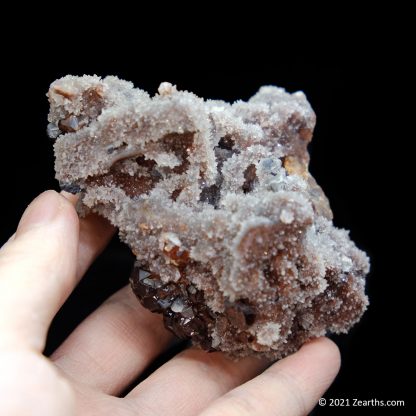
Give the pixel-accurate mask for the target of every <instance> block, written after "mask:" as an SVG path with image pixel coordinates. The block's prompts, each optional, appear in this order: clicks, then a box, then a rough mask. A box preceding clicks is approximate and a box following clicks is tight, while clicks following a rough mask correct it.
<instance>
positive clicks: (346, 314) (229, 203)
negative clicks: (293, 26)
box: [48, 76, 369, 359]
mask: <svg viewBox="0 0 416 416" xmlns="http://www.w3.org/2000/svg"><path fill="white" fill-rule="evenodd" d="M48 97H49V101H50V105H51V108H50V113H49V118H48V119H49V126H48V133H49V135H50V136H51V137H52V138H54V139H55V140H56V141H55V145H54V146H55V156H56V161H55V169H56V177H57V179H58V180H59V182H60V184H61V187H62V188H63V189H65V190H68V191H69V192H73V193H79V195H80V199H79V203H78V211H79V213H80V214H81V215H85V214H86V213H88V212H90V211H93V212H96V213H98V214H100V215H102V216H104V217H105V218H107V219H109V220H110V221H111V222H112V223H113V224H114V225H115V226H117V227H118V229H119V235H120V238H121V239H122V240H123V241H125V242H126V243H127V244H128V245H129V246H130V247H131V249H132V251H133V253H134V254H135V256H136V258H137V261H136V264H135V267H134V270H133V272H132V275H131V285H132V289H133V291H134V293H135V294H136V295H137V297H138V298H139V300H140V301H141V303H142V304H143V305H144V306H145V307H146V308H148V309H150V310H151V311H153V312H157V313H161V314H163V318H164V322H165V325H166V327H167V328H169V329H170V330H172V331H173V332H174V333H175V334H176V335H177V336H179V337H181V338H190V339H192V341H193V342H194V343H195V344H198V345H200V346H201V347H202V348H204V349H206V350H209V351H213V350H220V351H224V352H226V353H227V354H228V355H230V356H232V357H243V356H247V355H257V356H265V357H268V358H272V359H275V358H281V357H284V356H286V355H287V354H289V353H291V352H293V351H296V350H297V349H298V348H299V347H300V346H301V345H302V343H304V342H305V341H306V340H308V339H310V338H313V337H316V336H320V335H323V334H325V333H327V332H328V331H329V332H335V333H339V332H347V331H348V330H349V328H351V326H352V325H353V324H354V323H356V322H357V321H358V320H359V319H360V317H361V315H362V314H363V312H364V310H365V309H366V307H367V304H368V301H367V297H366V296H365V293H364V283H365V282H364V277H365V275H366V274H367V272H368V270H369V261H368V258H367V256H366V255H365V254H364V253H363V252H362V251H360V250H359V249H357V248H356V246H355V245H354V244H353V242H352V241H351V240H350V239H349V236H348V232H347V231H345V230H341V229H337V228H335V227H334V225H333V224H332V212H331V209H330V207H329V204H328V201H327V199H326V197H325V195H324V194H323V192H322V190H321V188H320V187H319V186H318V185H317V183H316V182H315V180H314V179H313V178H312V176H311V175H310V174H309V172H308V163H309V154H308V152H307V145H308V143H309V142H310V140H311V138H312V132H313V128H314V125H315V114H314V112H313V110H312V108H311V107H310V105H309V103H308V102H307V100H306V98H305V95H304V94H303V93H302V92H295V93H294V94H289V93H287V92H286V91H285V90H283V89H281V88H277V87H273V86H266V87H262V88H260V90H259V91H258V92H257V93H256V94H255V95H254V96H253V97H252V98H251V99H250V100H248V102H243V101H237V102H235V103H233V104H228V103H226V102H223V101H219V100H203V99H201V98H198V97H197V96H195V95H194V94H192V93H190V92H186V91H177V89H176V87H175V86H173V85H171V84H169V83H162V84H161V85H160V87H159V90H158V93H157V94H156V95H155V96H154V97H150V96H149V95H148V94H147V93H146V92H144V91H142V90H140V89H135V88H134V87H133V85H132V84H131V83H129V82H126V81H122V80H120V79H118V78H116V77H106V78H104V79H101V78H99V77H97V76H83V77H74V76H67V77H64V78H62V79H60V80H57V81H55V82H54V83H53V84H52V85H51V87H50V90H49V92H48Z"/></svg>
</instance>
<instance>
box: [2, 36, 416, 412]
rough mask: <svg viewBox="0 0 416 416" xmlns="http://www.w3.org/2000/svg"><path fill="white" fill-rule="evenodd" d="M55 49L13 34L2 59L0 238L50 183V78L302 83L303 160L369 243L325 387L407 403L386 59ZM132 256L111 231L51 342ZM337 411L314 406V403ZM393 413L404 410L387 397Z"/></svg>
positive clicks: (398, 162)
mask: <svg viewBox="0 0 416 416" xmlns="http://www.w3.org/2000/svg"><path fill="white" fill-rule="evenodd" d="M31 48H39V50H38V51H37V54H36V58H31V59H28V58H27V56H26V54H28V53H29V52H30V51H29V49H31ZM63 48H64V49H62V48H61V49H59V48H58V49H56V50H55V52H54V51H51V50H50V49H49V50H47V51H44V50H43V49H42V47H40V46H39V45H36V44H30V43H29V44H27V45H26V46H22V45H20V46H19V48H17V49H15V51H14V52H13V54H10V55H7V58H8V59H7V62H8V64H7V65H4V66H3V70H4V72H5V74H4V78H3V80H4V81H3V85H2V101H3V104H4V103H6V104H7V106H6V107H5V108H4V109H3V114H2V115H3V120H2V139H1V141H2V144H1V152H0V155H1V156H0V157H1V159H0V161H1V163H0V169H1V178H2V204H1V217H0V218H1V229H0V242H1V243H3V242H4V241H6V239H7V238H8V236H9V235H11V234H12V233H13V231H14V229H15V227H16V225H17V223H18V220H19V217H20V215H21V214H22V212H23V210H24V208H25V207H26V205H27V204H28V203H29V202H30V201H31V200H32V199H33V198H34V197H35V196H36V195H37V194H39V193H40V192H42V191H43V190H45V189H50V188H51V189H58V188H57V183H56V181H55V180H54V171H53V152H52V144H51V142H50V141H49V140H48V138H47V137H46V134H45V128H46V124H47V121H46V117H47V112H48V103H47V98H46V96H45V94H46V92H47V90H48V86H49V84H50V83H51V82H52V81H54V80H55V79H56V78H59V77H61V76H64V75H66V74H68V73H70V74H74V75H82V74H84V73H86V74H94V73H95V74H98V75H101V76H105V75H110V74H111V75H117V76H119V77H120V78H124V79H127V80H130V81H133V82H134V84H135V85H136V86H137V87H140V88H143V89H145V90H147V91H148V92H150V93H151V94H153V93H155V92H156V90H157V87H158V85H159V83H160V82H161V81H170V82H172V83H174V84H176V85H177V86H178V88H180V89H187V90H190V91H193V92H195V93H196V94H197V95H199V96H203V97H205V98H219V99H224V100H227V101H234V100H236V99H248V98H249V97H250V96H251V95H253V94H254V93H255V92H256V91H257V89H258V87H259V86H261V85H265V84H274V85H278V86H282V87H284V88H286V89H287V90H288V91H290V92H293V91H296V90H303V91H304V92H305V93H306V95H307V97H308V99H309V101H310V102H311V104H312V106H313V108H314V110H315V112H316V114H317V126H316V129H315V133H314V139H313V142H312V144H311V145H310V151H311V171H312V173H313V175H314V176H315V178H316V179H317V181H318V183H319V184H320V185H321V186H322V188H323V189H324V191H325V193H326V194H327V196H328V197H329V200H330V202H331V206H332V209H333V211H334V217H335V220H334V222H335V224H336V225H337V226H339V227H344V228H348V229H350V230H351V237H352V239H353V240H354V241H355V242H356V244H357V245H358V246H359V247H360V248H361V249H363V250H365V251H367V252H368V254H369V256H370V258H371V263H372V266H371V273H370V275H369V277H368V283H367V292H368V294H369V297H370V302H371V304H370V307H369V309H368V311H367V312H366V313H365V315H364V317H363V319H362V320H361V322H360V323H359V324H358V325H356V326H355V327H354V329H353V330H352V331H351V332H350V333H349V334H348V335H342V336H336V337H334V340H336V342H337V343H338V345H339V346H340V348H341V352H342V360H343V363H342V369H341V371H340V373H339V376H338V377H337V379H336V381H335V383H334V384H333V386H332V387H331V388H330V390H329V391H328V392H327V393H326V396H325V397H326V398H328V399H329V398H350V399H353V398H359V399H365V400H368V399H373V398H376V399H379V400H394V399H404V400H406V402H407V406H406V407H407V410H409V406H410V403H411V397H410V395H409V393H408V389H407V388H406V382H405V376H406V374H407V373H410V371H411V370H410V365H411V364H412V359H411V358H410V357H411V356H410V353H409V351H410V346H409V344H410V343H411V341H410V340H409V338H408V333H409V331H411V330H412V327H413V323H412V320H411V317H412V314H413V315H414V313H413V311H412V308H411V307H408V306H407V303H406V302H405V297H404V295H403V293H404V294H409V291H410V280H411V279H412V278H413V277H414V276H413V272H412V270H411V268H410V267H408V268H405V267H404V265H405V264H406V263H409V262H408V260H407V259H408V257H407V256H406V255H405V254H404V253H405V242H404V241H405V240H403V238H400V236H401V235H403V234H405V233H406V232H407V229H408V228H407V227H409V226H410V224H409V223H408V222H407V221H406V214H405V212H404V211H405V208H406V205H407V203H406V193H403V191H406V192H411V189H410V188H407V187H406V185H404V186H403V185H401V184H402V183H403V178H405V176H406V174H407V172H406V169H407V168H406V165H405V163H404V155H405V153H406V146H405V145H404V142H405V141H406V140H408V138H407V137H404V136H402V135H401V134H399V133H398V131H397V130H396V128H395V126H396V124H397V123H402V122H405V120H404V119H401V118H400V115H399V116H396V115H395V116H393V115H392V112H391V111H390V110H392V109H394V108H397V102H396V101H395V99H394V98H393V97H392V95H391V92H392V91H393V92H394V91H395V90H398V89H400V88H402V85H403V80H402V79H401V78H400V76H399V77H397V76H392V75H391V74H390V75H389V74H388V73H386V72H384V73H383V74H381V73H380V71H381V68H382V65H381V66H378V65H375V64H373V63H372V62H368V61H363V60H361V59H358V58H357V59H356V60H355V61H354V60H352V61H349V62H348V63H345V62H343V63H338V62H333V63H319V62H318V63H316V62H315V63H313V62H311V61H309V60H306V59H305V60H304V61H302V60H296V62H294V61H291V62H290V63H288V62H287V60H286V59H282V60H281V61H279V59H277V58H276V59H275V60H273V59H272V60H270V61H269V62H268V63H267V64H266V63H264V60H262V59H259V60H258V62H262V63H261V64H260V63H259V64H255V65H254V64H253V63H251V65H248V64H246V62H245V60H244V59H239V58H238V56H234V55H233V56H232V57H230V56H229V57H228V59H226V60H223V59H219V57H215V55H213V54H212V55H210V64H209V65H208V67H207V63H206V62H205V63H204V62H201V63H199V62H196V61H193V60H192V59H191V60H185V61H184V60H179V59H178V60H172V59H169V60H164V59H162V58H163V57H162V58H161V57H160V56H159V59H157V57H156V58H155V57H154V56H152V57H151V58H147V57H146V55H144V54H143V53H144V52H142V51H141V50H140V48H139V49H135V50H131V51H128V53H124V54H123V53H121V54H118V55H114V54H113V53H108V54H105V53H97V54H93V53H90V54H85V55H82V56H81V55H79V48H78V47H77V45H68V44H66V45H64V47H63ZM111 52H112V51H111ZM256 62H257V61H256ZM413 131H414V129H413ZM407 208H409V210H411V209H412V207H407ZM410 223H411V221H410ZM403 231H404V233H403ZM409 232H410V231H409ZM132 261H133V257H132V255H131V254H130V253H129V250H128V249H127V248H126V247H124V246H123V245H122V244H121V243H120V242H118V240H117V238H115V239H114V240H113V241H112V243H111V244H110V246H109V248H108V249H107V250H106V251H105V253H104V254H103V255H102V257H101V258H100V259H99V260H98V261H97V262H96V264H95V265H94V266H93V267H92V268H91V270H90V271H89V272H88V273H87V275H86V277H85V278H84V280H83V281H82V282H81V283H80V285H79V286H78V288H77V289H76V290H75V292H74V293H73V295H72V296H71V297H70V299H69V300H68V302H67V304H66V305H64V307H63V308H62V310H61V311H60V313H59V314H58V316H57V318H56V320H55V321H54V323H53V325H52V328H51V331H50V337H49V342H48V346H47V350H46V352H47V353H50V352H51V351H52V350H53V349H54V348H56V346H57V345H59V343H60V342H61V341H62V340H63V339H64V338H65V337H66V336H67V335H68V333H70V331H71V330H72V329H73V328H74V327H75V326H76V325H77V323H79V322H80V320H82V319H83V318H84V317H85V316H86V315H87V314H88V313H90V312H91V311H92V310H94V309H95V308H96V307H97V305H98V304H99V303H100V302H102V301H103V300H104V299H105V298H106V297H108V296H109V295H110V294H111V293H112V292H114V291H115V290H116V289H117V288H120V287H122V286H123V285H125V284H126V283H127V279H128V275H129V271H130V267H131V264H132ZM408 285H409V286H408ZM410 375H411V373H410ZM344 410H346V411H347V413H350V412H351V413H352V410H351V409H344ZM353 410H354V412H355V411H357V410H359V409H353ZM341 411H342V409H340V408H337V409H334V408H332V409H329V408H326V409H321V408H317V409H316V410H315V413H314V414H316V415H320V414H338V413H341ZM389 413H401V411H400V409H399V408H395V409H394V410H392V409H390V412H389Z"/></svg>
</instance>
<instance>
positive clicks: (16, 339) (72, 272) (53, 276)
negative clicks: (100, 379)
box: [0, 191, 112, 351]
mask: <svg viewBox="0 0 416 416" xmlns="http://www.w3.org/2000/svg"><path fill="white" fill-rule="evenodd" d="M111 234H112V228H111V227H110V226H108V225H105V224H104V223H103V222H102V221H101V220H99V219H97V218H95V217H90V218H88V219H85V220H81V221H79V220H78V216H77V214H76V212H75V209H74V207H73V204H72V203H71V202H69V201H68V200H67V199H66V198H64V197H63V196H61V195H59V194H57V193H56V192H54V191H47V192H44V193H43V194H41V195H40V196H39V197H37V198H36V199H35V200H34V201H33V202H32V203H31V204H30V205H29V207H28V208H27V210H26V211H25V213H24V215H23V216H22V219H21V221H20V223H19V226H18V229H17V231H16V234H15V237H14V238H13V239H12V240H10V241H9V242H8V243H7V244H6V245H5V246H4V247H3V248H2V250H1V251H0V333H1V334H2V337H1V339H0V344H3V346H10V345H11V346H16V345H17V346H19V347H22V346H23V347H26V346H29V347H31V348H34V349H36V350H39V351H41V350H42V349H43V347H44V342H45V339H46V333H47V330H48V327H49V324H50V322H51V320H52V318H53V317H54V315H55V313H56V312H57V310H58V309H59V308H60V306H61V305H62V304H63V302H64V301H65V300H66V298H67V297H68V295H69V294H70V293H71V291H72V290H73V288H74V286H75V285H76V284H77V282H78V281H79V278H80V277H81V276H82V274H83V272H84V271H85V270H86V268H88V266H89V264H90V263H91V261H92V260H93V259H94V258H95V256H96V255H97V253H98V252H99V251H100V250H102V248H103V247H104V246H105V244H106V243H107V241H108V239H109V238H110V237H111ZM0 346H2V345H0Z"/></svg>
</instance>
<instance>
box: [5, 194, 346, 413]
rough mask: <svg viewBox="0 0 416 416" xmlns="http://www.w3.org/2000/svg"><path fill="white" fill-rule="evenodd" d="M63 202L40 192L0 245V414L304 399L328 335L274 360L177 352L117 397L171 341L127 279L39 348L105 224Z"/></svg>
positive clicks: (260, 405)
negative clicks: (53, 342)
mask: <svg viewBox="0 0 416 416" xmlns="http://www.w3.org/2000/svg"><path fill="white" fill-rule="evenodd" d="M73 203H74V198H73V197H72V196H69V195H65V196H62V195H59V194H57V193H56V192H53V191H47V192H45V193H43V194H41V195H40V196H39V197H38V198H36V199H35V200H34V201H33V202H32V203H31V205H30V206H29V207H28V208H27V210H26V211H25V213H24V215H23V217H22V219H21V221H20V223H19V226H18V228H17V231H16V233H15V234H14V235H13V236H12V237H11V238H10V239H9V241H8V242H7V243H6V244H5V245H4V246H3V247H2V248H1V250H0V395H1V398H0V414H2V415H8V416H14V415H19V416H20V415H25V416H27V415H42V416H48V415H54V416H56V415H58V416H67V415H68V416H69V415H71V416H72V415H77V416H83V415H107V414H108V415H112V416H119V415H120V416H130V415H141V416H147V415H149V416H154V415H169V416H175V415H181V416H186V415H197V414H198V415H201V416H202V415H203V416H217V415H221V416H223V415H227V416H234V415H238V416H246V415H256V416H263V415H272V414H281V415H304V414H307V413H308V412H309V411H310V410H311V409H312V408H313V406H314V405H315V404H316V402H317V400H318V398H319V397H320V396H321V395H322V394H323V392H324V391H325V390H326V389H327V388H328V386H329V385H330V383H331V382H332V380H333V379H334V377H335V376H336V374H337V372H338V369H339V365H340V358H339V352H338V348H337V347H336V346H335V344H334V343H333V342H332V341H330V340H328V339H326V338H320V339H316V340H314V341H312V342H309V343H308V344H306V345H304V346H303V347H302V348H301V349H300V350H299V351H298V352H297V353H295V354H293V355H291V356H289V357H287V358H285V359H283V360H280V361H278V362H277V363H275V364H273V365H270V363H267V362H265V361H261V360H258V359H256V358H246V359H243V360H240V361H239V362H233V361H231V360H229V359H227V358H226V357H225V356H224V355H223V354H222V353H219V352H215V353H206V352H204V351H201V350H199V349H196V348H190V349H186V350H184V351H183V352H181V353H180V354H178V355H176V356H175V357H174V358H173V359H171V360H170V361H168V362H167V363H165V364H164V365H163V366H162V367H160V368H159V369H158V370H157V371H155V372H154V373H153V374H151V375H150V376H149V377H148V378H147V379H145V380H144V381H143V382H142V383H140V384H138V385H137V386H136V387H134V388H133V389H132V390H131V391H130V392H129V393H128V394H127V395H126V396H125V397H117V396H118V395H120V394H121V392H122V391H123V390H124V389H125V388H126V387H127V386H128V385H130V383H131V382H133V381H134V380H135V379H136V378H137V376H138V375H139V374H140V373H141V372H142V371H143V370H144V369H145V368H146V367H147V366H148V365H149V364H150V363H151V362H152V360H153V359H154V358H155V357H156V356H157V355H158V354H160V353H161V352H163V351H164V350H165V349H167V348H168V347H169V344H170V343H171V342H172V339H173V336H172V335H171V334H170V333H169V332H168V331H167V330H165V329H164V327H163V324H162V320H161V317H160V316H159V315H155V314H152V313H150V312H149V311H147V310H146V309H144V308H143V307H142V306H141V305H140V304H139V302H138V301H137V300H136V298H135V297H134V295H133V293H132V291H131V290H130V288H129V287H125V288H123V289H121V290H120V291H118V292H117V293H115V294H114V295H113V296H111V297H110V298H109V299H108V300H107V301H106V302H104V304H103V305H101V306H100V307H99V308H98V309H97V310H96V311H95V312H94V313H92V314H91V315H90V316H89V317H88V318H87V319H86V320H85V321H84V322H82V323H81V324H80V325H79V326H78V327H77V328H76V329H75V331H74V332H73V333H72V334H71V335H70V336H69V338H68V339H67V340H66V341H65V342H64V343H63V344H62V345H61V346H60V347H59V348H58V350H57V351H55V352H54V353H53V354H52V356H51V357H50V358H46V357H45V356H43V355H42V351H43V348H44V345H45V340H46V335H47V331H48V327H49V325H50V322H51V320H52V318H53V317H54V315H55V314H56V312H57V311H58V309H59V308H60V306H61V305H62V304H63V302H64V301H65V299H66V298H67V297H68V295H69V294H70V293H71V291H72V290H73V288H74V286H75V285H76V284H77V282H78V281H79V279H80V278H81V277H82V275H83V274H84V272H85V271H86V270H87V268H88V267H89V265H90V264H91V263H92V262H93V260H94V259H95V257H96V256H97V255H98V254H99V253H100V252H101V250H102V249H103V248H104V246H105V245H106V244H107V242H108V240H109V239H110V238H111V235H112V233H113V229H112V227H111V226H110V225H108V223H107V222H105V221H104V220H103V219H101V218H99V217H96V216H90V217H87V218H85V219H80V220H79V219H78V216H77V214H76V212H75V209H74V207H73Z"/></svg>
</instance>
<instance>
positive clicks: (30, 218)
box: [16, 191, 62, 235]
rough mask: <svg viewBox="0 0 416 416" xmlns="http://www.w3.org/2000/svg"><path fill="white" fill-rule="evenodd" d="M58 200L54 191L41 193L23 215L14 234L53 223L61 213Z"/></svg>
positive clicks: (60, 205)
mask: <svg viewBox="0 0 416 416" xmlns="http://www.w3.org/2000/svg"><path fill="white" fill-rule="evenodd" d="M60 198H61V197H60V196H59V195H58V194H57V193H56V192H55V191H46V192H43V193H42V194H40V195H39V196H38V197H37V198H35V199H34V200H33V201H32V202H31V203H30V205H29V206H28V207H27V208H26V210H25V212H24V213H23V216H22V218H21V219H20V222H19V225H18V227H17V231H16V234H17V235H18V234H19V233H22V232H24V231H27V230H28V229H30V228H33V227H38V226H43V225H47V224H49V223H51V222H52V221H54V219H55V218H56V217H58V216H59V213H60V211H61V207H62V201H60Z"/></svg>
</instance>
